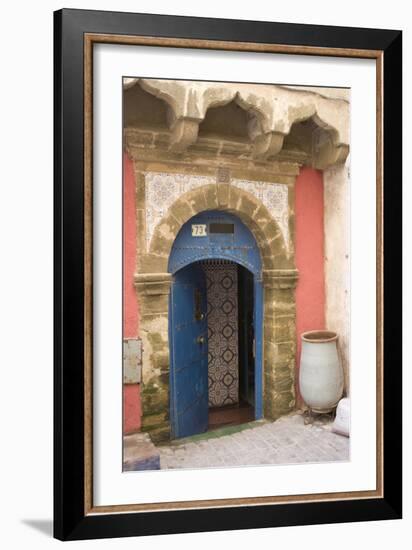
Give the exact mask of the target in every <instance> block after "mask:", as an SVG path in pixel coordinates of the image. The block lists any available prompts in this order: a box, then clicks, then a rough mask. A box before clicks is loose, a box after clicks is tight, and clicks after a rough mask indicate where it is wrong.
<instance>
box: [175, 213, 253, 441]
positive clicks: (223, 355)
mask: <svg viewBox="0 0 412 550" xmlns="http://www.w3.org/2000/svg"><path fill="white" fill-rule="evenodd" d="M169 269H170V271H171V272H172V274H173V278H172V286H171V294H170V308H169V310H170V312H169V345H170V424H171V435H172V438H181V437H187V436H189V435H194V434H198V433H202V432H206V431H208V430H214V429H217V428H220V427H223V426H230V425H235V424H244V423H247V422H250V421H252V420H255V419H259V418H261V417H262V331H263V290H262V280H261V260H260V253H259V250H258V247H257V244H256V241H255V239H254V237H253V235H252V233H251V232H250V231H249V229H248V228H246V227H245V226H244V225H243V223H242V222H241V221H240V220H239V219H238V218H237V217H236V216H234V215H233V214H229V213H226V212H219V211H209V212H204V213H201V214H198V215H197V216H195V217H194V218H192V219H191V220H189V221H188V222H187V223H186V224H184V225H183V226H182V228H181V230H180V232H179V234H178V236H177V237H176V240H175V243H174V245H173V248H172V252H171V255H170V259H169Z"/></svg>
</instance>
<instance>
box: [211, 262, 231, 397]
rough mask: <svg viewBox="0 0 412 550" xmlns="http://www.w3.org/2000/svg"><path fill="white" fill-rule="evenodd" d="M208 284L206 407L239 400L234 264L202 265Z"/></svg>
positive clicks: (215, 263)
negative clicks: (207, 384) (207, 383)
mask: <svg viewBox="0 0 412 550" xmlns="http://www.w3.org/2000/svg"><path fill="white" fill-rule="evenodd" d="M203 268H204V270H205V274H206V284H207V325H208V353H209V360H208V374H209V407H220V406H222V405H230V404H234V403H238V401H239V351H238V300H237V266H236V265H235V264H233V263H230V262H224V261H213V260H212V261H210V262H205V263H204V265H203Z"/></svg>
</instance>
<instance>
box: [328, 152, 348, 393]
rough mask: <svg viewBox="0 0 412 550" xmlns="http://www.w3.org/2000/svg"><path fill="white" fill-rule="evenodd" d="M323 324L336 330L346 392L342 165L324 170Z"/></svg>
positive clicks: (345, 230) (345, 182)
mask: <svg viewBox="0 0 412 550" xmlns="http://www.w3.org/2000/svg"><path fill="white" fill-rule="evenodd" d="M324 197H325V210H324V217H325V223H324V231H325V281H326V326H327V327H328V329H330V330H334V331H336V332H337V333H338V336H339V339H338V349H339V352H340V357H341V360H342V364H343V369H344V373H345V390H346V393H348V392H349V333H350V230H349V228H350V220H349V214H350V210H349V205H350V203H349V198H350V176H349V159H348V160H347V161H346V163H345V165H341V166H336V167H333V168H329V169H328V170H325V172H324Z"/></svg>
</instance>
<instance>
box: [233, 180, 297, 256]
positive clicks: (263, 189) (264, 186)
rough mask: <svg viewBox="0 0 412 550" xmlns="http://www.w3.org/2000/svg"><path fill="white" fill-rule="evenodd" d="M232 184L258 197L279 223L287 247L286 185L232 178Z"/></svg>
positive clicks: (287, 213) (287, 209) (287, 207)
mask: <svg viewBox="0 0 412 550" xmlns="http://www.w3.org/2000/svg"><path fill="white" fill-rule="evenodd" d="M232 185H235V186H236V187H239V188H240V189H243V190H244V191H247V192H248V193H250V194H251V195H254V196H255V197H256V198H257V199H259V200H260V201H261V202H262V203H263V204H264V205H265V206H266V208H267V209H268V210H269V212H270V214H271V215H272V216H273V218H274V219H275V220H276V221H277V223H278V224H279V228H280V230H281V231H282V234H283V238H284V239H285V244H286V248H288V249H289V245H290V243H289V204H288V187H287V185H284V184H281V183H270V182H266V181H249V180H238V179H232Z"/></svg>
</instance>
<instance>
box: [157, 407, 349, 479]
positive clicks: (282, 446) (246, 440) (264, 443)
mask: <svg viewBox="0 0 412 550" xmlns="http://www.w3.org/2000/svg"><path fill="white" fill-rule="evenodd" d="M322 418H323V419H322V420H317V421H315V423H314V424H313V425H305V424H304V421H303V416H302V415H300V414H293V415H290V416H287V417H283V418H280V419H279V420H277V421H276V422H267V421H262V422H254V423H252V424H250V425H249V426H250V427H249V428H247V429H244V430H242V431H236V432H235V433H227V430H226V434H225V430H221V431H220V433H223V434H224V435H219V436H217V437H216V432H215V434H213V433H212V432H210V433H209V434H203V435H202V436H194V437H193V438H187V439H185V440H184V441H182V442H181V443H177V442H175V443H173V444H171V445H167V446H159V447H158V451H159V452H160V468H161V469H162V470H163V469H174V468H216V467H227V466H243V465H245V466H246V465H257V464H291V463H302V462H336V461H346V460H349V438H347V437H344V436H341V435H338V434H335V433H333V432H332V431H331V426H332V425H331V422H330V421H327V422H326V421H325V419H324V417H322ZM217 433H219V432H217Z"/></svg>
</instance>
